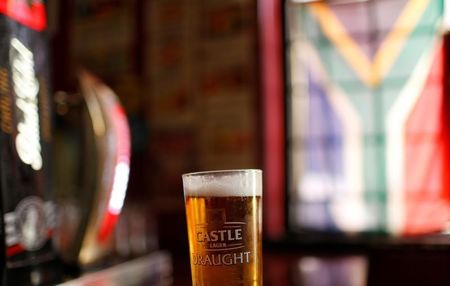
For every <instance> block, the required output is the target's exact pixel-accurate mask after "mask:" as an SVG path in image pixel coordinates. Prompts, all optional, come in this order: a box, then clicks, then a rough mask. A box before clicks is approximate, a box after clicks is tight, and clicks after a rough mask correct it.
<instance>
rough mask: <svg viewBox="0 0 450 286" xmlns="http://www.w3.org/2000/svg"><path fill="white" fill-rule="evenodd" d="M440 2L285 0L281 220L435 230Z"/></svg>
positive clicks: (442, 101) (442, 92)
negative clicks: (285, 170) (298, 0)
mask: <svg viewBox="0 0 450 286" xmlns="http://www.w3.org/2000/svg"><path fill="white" fill-rule="evenodd" d="M443 2H444V1H443V0H409V1H408V0H390V1H386V0H377V1H375V0H372V1H353V2H352V3H347V4H332V3H333V2H325V1H320V2H313V3H309V4H288V5H287V11H288V14H287V15H288V17H287V21H288V23H287V26H288V51H289V60H288V65H289V66H288V70H289V80H290V92H289V95H288V103H289V104H288V106H290V110H289V119H288V122H289V125H288V126H289V130H290V132H289V134H290V136H289V140H288V146H289V147H288V150H289V158H290V170H291V171H290V178H291V179H290V182H291V183H290V189H291V191H290V224H291V226H293V227H301V228H310V229H316V230H326V231H343V232H366V231H367V232H388V233H392V234H395V235H408V234H421V233H429V232H438V231H442V230H443V229H445V227H446V224H447V222H448V220H449V218H450V148H449V147H450V145H449V134H448V130H449V126H450V125H449V123H450V121H449V118H448V112H446V111H447V108H448V107H449V106H450V105H449V96H448V95H447V86H448V84H446V82H445V77H446V75H447V72H446V70H447V68H446V64H445V60H446V56H447V52H446V48H445V47H446V46H445V45H444V36H443V32H442V21H443V14H444V3H443ZM327 3H328V4H327ZM447 80H448V79H447Z"/></svg>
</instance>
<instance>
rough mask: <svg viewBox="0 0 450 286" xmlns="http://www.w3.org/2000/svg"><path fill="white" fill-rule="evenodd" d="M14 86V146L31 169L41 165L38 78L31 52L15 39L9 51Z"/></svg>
mask: <svg viewBox="0 0 450 286" xmlns="http://www.w3.org/2000/svg"><path fill="white" fill-rule="evenodd" d="M9 57H10V62H11V72H12V81H13V89H14V93H15V94H16V107H17V109H18V110H19V111H21V113H22V114H21V115H20V113H19V115H18V117H19V119H18V124H17V132H18V134H17V137H16V149H17V153H18V154H19V157H20V159H21V160H22V162H24V163H25V164H27V165H30V166H31V167H32V168H33V169H34V170H40V169H41V168H42V155H41V137H40V134H39V130H40V128H39V110H38V97H37V95H38V93H39V82H38V80H37V79H36V75H35V73H34V57H33V53H32V52H31V51H30V50H28V49H27V48H26V47H25V46H24V45H23V44H22V43H21V42H20V41H19V40H18V39H16V38H14V39H12V40H11V48H10V51H9Z"/></svg>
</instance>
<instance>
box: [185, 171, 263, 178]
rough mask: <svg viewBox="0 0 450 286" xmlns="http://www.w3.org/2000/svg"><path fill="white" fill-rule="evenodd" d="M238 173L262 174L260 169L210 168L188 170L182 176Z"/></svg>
mask: <svg viewBox="0 0 450 286" xmlns="http://www.w3.org/2000/svg"><path fill="white" fill-rule="evenodd" d="M238 173H258V174H262V170H261V169H223V170H210V171H199V172H190V173H185V174H182V177H183V178H187V177H197V176H204V175H230V174H238Z"/></svg>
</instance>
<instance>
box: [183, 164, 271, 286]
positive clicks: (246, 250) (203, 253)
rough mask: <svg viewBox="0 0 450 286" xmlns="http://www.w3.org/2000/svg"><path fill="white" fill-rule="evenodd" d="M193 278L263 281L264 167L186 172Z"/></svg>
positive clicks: (205, 284) (201, 285) (202, 285)
mask: <svg viewBox="0 0 450 286" xmlns="http://www.w3.org/2000/svg"><path fill="white" fill-rule="evenodd" d="M183 188H184V198H185V205H186V216H187V227H188V236H189V250H190V260H191V272H192V284H193V285H194V286H213V285H214V286H220V285H226V286H233V285H252V286H253V285H255V286H256V285H262V246H261V243H262V241H261V240H262V171H261V170H253V169H245V170H226V171H209V172H199V173H190V174H184V175H183Z"/></svg>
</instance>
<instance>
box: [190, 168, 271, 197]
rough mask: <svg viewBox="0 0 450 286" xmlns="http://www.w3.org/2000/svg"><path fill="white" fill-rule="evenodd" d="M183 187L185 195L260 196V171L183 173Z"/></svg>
mask: <svg viewBox="0 0 450 286" xmlns="http://www.w3.org/2000/svg"><path fill="white" fill-rule="evenodd" d="M221 172H223V174H220V173H221ZM183 187H184V194H185V196H209V197H247V196H261V195H262V171H261V170H230V171H228V170H227V171H212V172H200V173H192V174H186V175H183Z"/></svg>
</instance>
